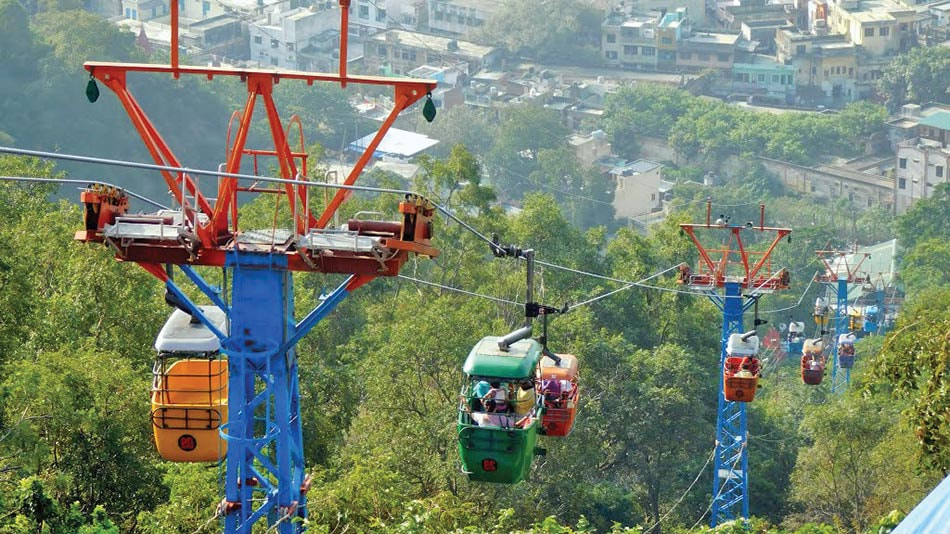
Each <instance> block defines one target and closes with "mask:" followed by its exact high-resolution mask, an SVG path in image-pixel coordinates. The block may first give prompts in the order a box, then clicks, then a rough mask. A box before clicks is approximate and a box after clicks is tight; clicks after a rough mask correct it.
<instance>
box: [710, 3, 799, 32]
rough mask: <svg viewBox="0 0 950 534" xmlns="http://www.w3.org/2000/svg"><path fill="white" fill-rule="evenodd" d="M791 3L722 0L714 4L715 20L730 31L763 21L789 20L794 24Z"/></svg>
mask: <svg viewBox="0 0 950 534" xmlns="http://www.w3.org/2000/svg"><path fill="white" fill-rule="evenodd" d="M793 8H794V6H793V5H792V4H791V3H786V2H783V3H766V0H722V1H719V2H717V3H716V19H717V20H718V21H719V25H720V26H722V27H723V28H726V29H730V30H736V31H738V30H740V29H741V28H742V23H744V22H746V23H748V22H756V21H764V20H789V21H790V23H794V15H792V12H793Z"/></svg>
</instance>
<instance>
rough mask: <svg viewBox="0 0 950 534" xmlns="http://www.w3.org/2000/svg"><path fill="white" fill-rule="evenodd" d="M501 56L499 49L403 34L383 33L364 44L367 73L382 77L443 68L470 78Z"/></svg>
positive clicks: (393, 31) (492, 64)
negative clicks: (457, 69)
mask: <svg viewBox="0 0 950 534" xmlns="http://www.w3.org/2000/svg"><path fill="white" fill-rule="evenodd" d="M501 55H502V51H501V49H499V48H495V47H492V46H482V45H479V44H475V43H471V42H468V41H462V40H457V39H450V38H448V37H440V36H437V35H428V34H424V33H416V32H408V31H404V30H386V31H385V32H382V33H377V34H376V35H373V36H372V37H370V38H368V39H366V41H365V42H364V43H363V61H364V63H365V65H366V68H367V70H369V71H370V72H373V73H379V74H384V75H392V74H395V75H403V74H406V73H408V72H409V71H411V70H412V69H415V68H416V67H420V66H422V65H431V66H442V65H443V64H448V65H452V66H455V67H461V68H462V70H463V71H464V73H465V74H472V73H474V72H477V71H479V70H481V69H482V68H485V67H492V66H495V65H497V64H498V63H500V60H501Z"/></svg>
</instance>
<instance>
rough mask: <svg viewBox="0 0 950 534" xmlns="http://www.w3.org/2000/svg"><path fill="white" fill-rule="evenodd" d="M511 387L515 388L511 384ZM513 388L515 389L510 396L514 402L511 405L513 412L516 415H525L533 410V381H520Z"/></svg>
mask: <svg viewBox="0 0 950 534" xmlns="http://www.w3.org/2000/svg"><path fill="white" fill-rule="evenodd" d="M512 385H513V386H515V384H514V383H512ZM515 387H516V388H517V389H516V391H515V392H514V394H513V395H512V398H514V400H513V401H512V403H511V404H512V408H513V411H514V413H515V414H517V415H521V416H524V415H527V414H529V413H530V412H531V411H532V410H534V405H535V400H536V397H537V395H536V394H535V391H534V381H532V380H522V381H521V382H519V383H518V384H517V385H516V386H515Z"/></svg>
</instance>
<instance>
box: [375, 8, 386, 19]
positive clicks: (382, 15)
mask: <svg viewBox="0 0 950 534" xmlns="http://www.w3.org/2000/svg"><path fill="white" fill-rule="evenodd" d="M376 22H386V10H385V9H377V10H376Z"/></svg>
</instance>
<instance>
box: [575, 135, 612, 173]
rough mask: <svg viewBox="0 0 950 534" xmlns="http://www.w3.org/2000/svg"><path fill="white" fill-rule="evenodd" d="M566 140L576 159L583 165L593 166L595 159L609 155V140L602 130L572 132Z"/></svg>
mask: <svg viewBox="0 0 950 534" xmlns="http://www.w3.org/2000/svg"><path fill="white" fill-rule="evenodd" d="M567 141H568V143H570V144H571V148H573V149H574V154H575V155H576V156H577V161H579V162H581V164H582V165H584V166H585V167H593V166H594V163H595V162H596V161H597V160H599V159H600V158H602V157H604V156H609V155H610V141H608V140H607V134H606V133H605V132H604V131H603V130H595V131H593V132H591V133H589V134H587V135H581V134H573V135H571V136H570V137H569V138H568V140H567Z"/></svg>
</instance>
